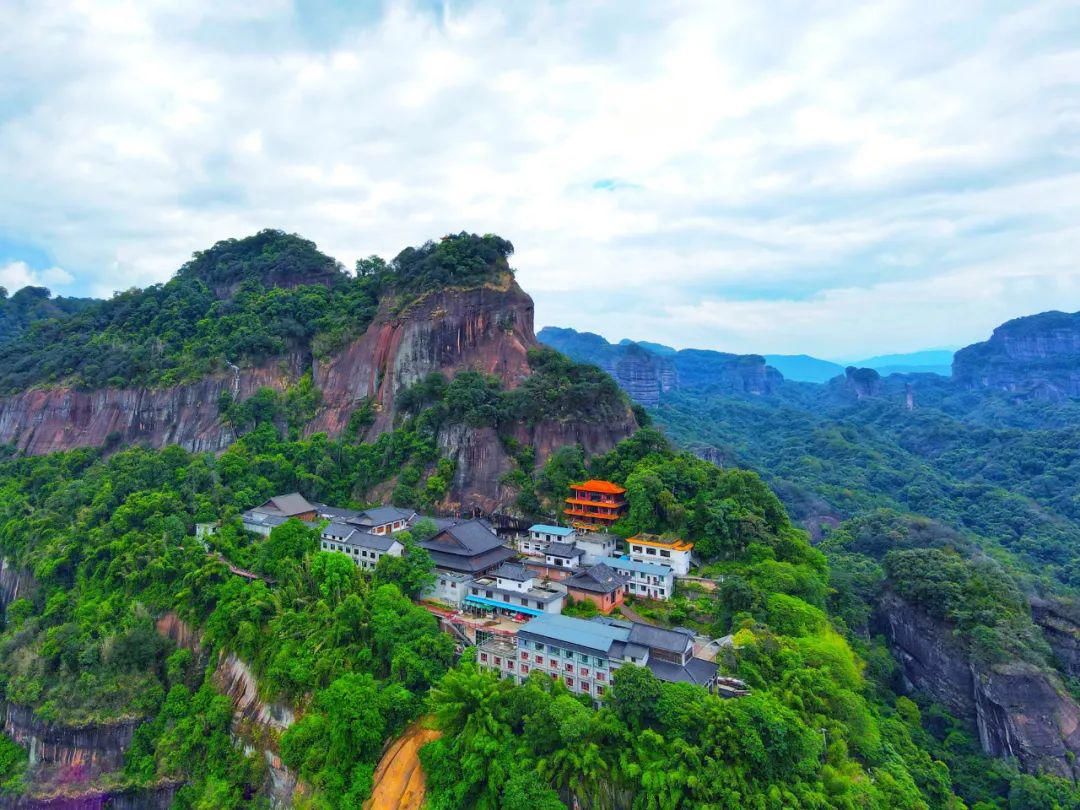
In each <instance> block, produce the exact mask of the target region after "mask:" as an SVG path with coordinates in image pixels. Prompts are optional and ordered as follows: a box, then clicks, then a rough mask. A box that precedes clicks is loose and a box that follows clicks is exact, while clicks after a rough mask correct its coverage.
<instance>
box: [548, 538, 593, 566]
mask: <svg viewBox="0 0 1080 810" xmlns="http://www.w3.org/2000/svg"><path fill="white" fill-rule="evenodd" d="M584 556H585V552H584V551H582V550H581V549H580V548H578V547H577V546H576V545H575V544H573V543H549V544H548V547H547V549H546V550H545V551H544V561H545V563H547V565H549V566H550V567H552V568H564V569H573V568H577V567H578V565H580V564H581V558H582V557H584Z"/></svg>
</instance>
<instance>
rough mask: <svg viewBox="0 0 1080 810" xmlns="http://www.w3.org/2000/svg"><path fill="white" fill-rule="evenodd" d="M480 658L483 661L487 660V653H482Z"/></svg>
mask: <svg viewBox="0 0 1080 810" xmlns="http://www.w3.org/2000/svg"><path fill="white" fill-rule="evenodd" d="M480 660H481V661H487V653H485V652H482V653H480Z"/></svg>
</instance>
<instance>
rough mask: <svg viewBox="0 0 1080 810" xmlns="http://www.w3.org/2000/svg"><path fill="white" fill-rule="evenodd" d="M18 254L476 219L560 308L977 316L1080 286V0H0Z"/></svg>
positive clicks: (87, 286) (641, 326) (382, 244)
mask: <svg viewBox="0 0 1080 810" xmlns="http://www.w3.org/2000/svg"><path fill="white" fill-rule="evenodd" d="M0 76H3V80H0V158H2V159H0V284H3V285H4V286H6V287H7V288H8V289H9V290H10V291H14V290H15V289H17V288H19V287H21V286H23V285H25V284H28V283H34V284H44V285H45V286H48V287H50V288H51V289H53V290H54V292H58V293H62V294H89V295H98V296H102V295H109V294H111V293H112V292H113V291H115V290H118V289H124V288H128V287H130V286H144V285H147V284H151V283H155V282H158V281H163V280H165V279H167V278H168V277H169V276H170V275H171V274H172V272H174V271H175V270H176V268H177V267H178V266H179V265H180V264H181V263H182V262H183V261H184V260H185V259H186V258H187V257H188V256H189V255H190V254H191V253H192V251H194V250H200V249H204V248H206V247H208V246H210V245H211V244H213V243H214V242H215V241H217V240H219V239H222V238H227V237H234V236H236V237H238V236H244V235H247V234H250V233H252V232H254V231H256V230H258V229H260V228H264V227H277V228H282V229H284V230H287V231H293V232H297V233H300V234H302V235H304V236H306V237H307V238H310V239H313V240H315V241H316V242H317V243H318V244H319V246H320V248H322V249H323V250H324V251H326V252H327V253H329V254H331V255H333V256H335V257H336V258H338V259H339V260H341V261H342V262H344V263H345V264H346V266H350V267H351V265H352V263H353V262H354V261H355V260H356V259H357V258H359V257H361V256H365V255H369V254H371V253H377V254H379V255H383V256H386V257H388V258H389V257H392V256H393V255H395V254H396V253H397V251H398V250H400V249H401V248H402V247H404V246H406V245H409V244H419V243H421V242H423V241H424V240H426V239H429V238H436V237H438V236H439V235H441V234H443V233H446V232H449V231H458V230H462V229H466V230H470V231H477V232H495V233H498V234H500V235H502V236H505V237H506V238H508V239H510V240H511V241H512V242H513V243H514V245H515V246H516V248H517V253H516V256H515V257H514V264H515V266H516V267H517V269H518V277H519V280H520V282H521V284H522V286H523V287H524V288H525V289H526V290H527V291H529V292H530V293H531V294H532V295H533V296H534V298H535V300H536V312H537V318H536V320H537V326H538V327H539V326H542V325H558V326H569V327H573V328H576V329H579V330H582V331H593V332H598V333H600V334H603V335H605V336H607V337H609V338H610V339H612V340H618V339H619V338H621V337H631V338H634V339H638V340H651V341H656V342H660V343H665V344H669V345H673V346H676V347H687V346H694V347H701V348H713V349H718V350H722V351H731V352H757V353H770V354H780V353H783V354H802V353H805V354H811V355H816V356H819V357H829V358H833V357H852V356H863V357H866V356H869V355H874V354H885V353H892V352H907V351H913V350H917V349H923V348H926V347H931V346H938V347H940V346H948V347H955V346H961V345H965V344H968V343H972V342H974V341H977V340H983V339H985V338H986V337H987V336H988V335H989V334H990V332H991V330H992V329H993V327H994V326H996V325H998V324H999V323H1001V322H1003V321H1005V320H1008V319H1010V318H1013V317H1017V316H1020V315H1026V314H1031V313H1035V312H1040V311H1044V310H1048V309H1061V310H1067V311H1072V310H1077V309H1080V266H1078V263H1077V260H1076V257H1077V256H1080V224H1078V223H1080V216H1078V214H1080V8H1078V7H1077V6H1076V4H1075V3H1069V2H1054V0H1039V1H1038V2H1031V3H995V4H993V5H992V6H991V5H987V6H981V7H979V8H978V9H976V7H975V6H973V5H967V4H954V3H939V4H934V5H931V6H925V5H921V6H919V7H918V9H917V13H915V9H914V8H913V7H912V6H911V4H910V3H904V2H884V3H848V4H843V7H841V6H840V5H837V4H814V3H789V2H765V3H738V4H736V3H715V2H702V3H694V2H681V3H676V4H671V5H669V4H640V5H637V6H630V5H628V4H614V3H613V4H589V5H587V6H586V5H584V4H576V3H569V2H552V3H545V4H543V5H534V4H521V5H520V6H514V7H512V8H511V7H507V5H506V4H501V3H497V2H494V0H482V1H478V2H463V3H456V2H455V3H442V4H441V3H434V2H412V3H402V2H388V3H384V4H367V5H364V6H362V7H361V6H358V5H357V4H350V3H344V2H341V3H334V2H331V1H330V0H305V1H303V2H302V1H301V0H296V2H288V1H287V0H273V1H269V0H268V2H265V3H255V4H253V3H248V2H238V1H237V0H213V2H211V1H210V0H184V1H183V2H181V0H162V1H161V2H145V3H141V2H138V3H137V2H108V0H105V1H104V2H94V3H87V2H77V1H76V0H71V1H70V2H65V1H64V0H58V1H57V2H47V3H39V2H30V1H29V0H15V1H14V2H9V3H5V4H3V5H2V6H0Z"/></svg>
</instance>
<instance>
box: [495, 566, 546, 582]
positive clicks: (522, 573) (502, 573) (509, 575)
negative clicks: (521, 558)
mask: <svg viewBox="0 0 1080 810" xmlns="http://www.w3.org/2000/svg"><path fill="white" fill-rule="evenodd" d="M492 576H496V577H500V578H502V579H509V580H513V581H514V582H528V581H529V580H530V579H535V578H536V574H534V573H532V572H531V571H529V570H528V569H527V568H526V567H525V566H524V565H518V564H516V563H511V562H504V563H503V564H502V565H500V566H499V567H498V568H496V569H495V572H494V574H493V575H492Z"/></svg>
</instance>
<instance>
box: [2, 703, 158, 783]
mask: <svg viewBox="0 0 1080 810" xmlns="http://www.w3.org/2000/svg"><path fill="white" fill-rule="evenodd" d="M139 722H140V721H138V720H131V721H125V722H119V723H108V724H104V725H91V726H66V725H62V724H59V723H44V722H42V721H40V720H37V719H36V718H35V717H34V715H33V710H32V709H30V708H29V707H26V706H17V705H14V704H8V705H6V706H5V707H4V733H5V734H7V735H8V736H9V737H11V739H13V740H14V741H15V742H17V743H18V744H19V745H21V746H23V747H24V748H26V749H27V750H28V751H29V752H30V765H31V768H33V769H34V770H35V771H37V772H38V775H40V774H41V772H42V771H46V770H47V771H50V772H55V773H57V774H59V775H60V778H61V779H62V780H63V781H64V782H68V783H74V784H79V783H84V782H88V781H90V780H92V779H94V778H95V777H97V776H100V775H101V774H103V773H108V772H110V771H115V770H118V769H119V768H122V767H123V764H124V752H125V751H127V749H128V746H130V745H131V738H132V735H133V734H134V733H135V728H136V727H137V726H138V725H139Z"/></svg>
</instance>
